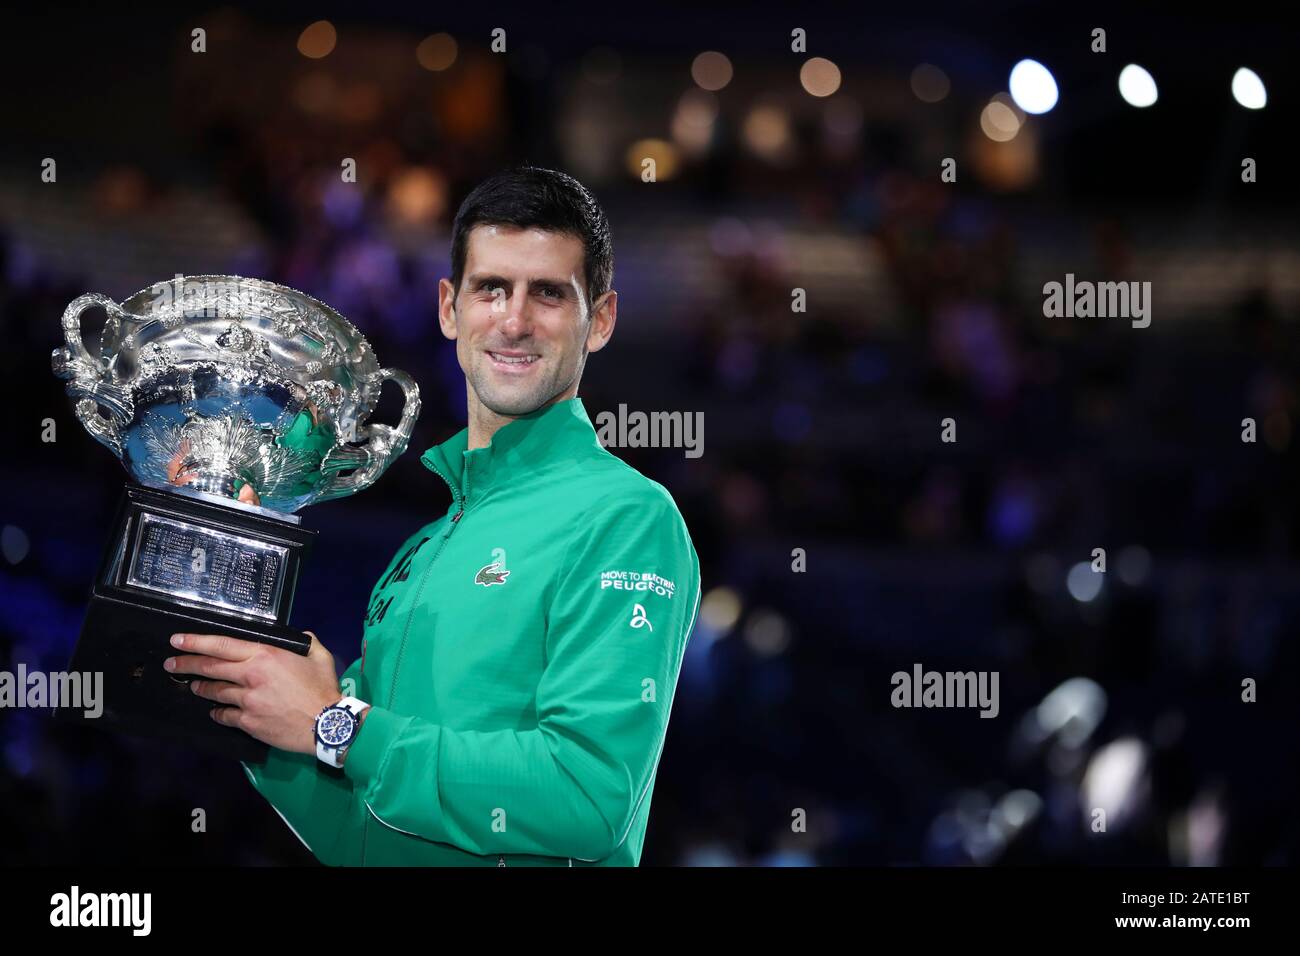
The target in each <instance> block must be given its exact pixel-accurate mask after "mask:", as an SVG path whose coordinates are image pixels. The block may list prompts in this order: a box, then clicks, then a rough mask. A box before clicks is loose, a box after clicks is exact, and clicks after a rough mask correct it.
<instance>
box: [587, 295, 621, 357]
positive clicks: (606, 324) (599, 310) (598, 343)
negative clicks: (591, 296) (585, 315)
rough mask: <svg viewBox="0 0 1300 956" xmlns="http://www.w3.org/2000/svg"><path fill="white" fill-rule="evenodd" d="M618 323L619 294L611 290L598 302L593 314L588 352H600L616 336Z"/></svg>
mask: <svg viewBox="0 0 1300 956" xmlns="http://www.w3.org/2000/svg"><path fill="white" fill-rule="evenodd" d="M617 321H618V293H617V292H615V291H614V290H613V289H610V290H609V291H608V292H606V293H605V294H604V295H602V296H601V297H600V298H599V299H597V300H596V304H595V308H594V309H592V312H591V323H590V325H589V327H588V328H587V351H588V352H599V351H600V350H601V349H603V348H604V347H605V343H607V342H608V341H609V340H610V337H611V336H612V335H613V334H614V324H615V323H616V322H617Z"/></svg>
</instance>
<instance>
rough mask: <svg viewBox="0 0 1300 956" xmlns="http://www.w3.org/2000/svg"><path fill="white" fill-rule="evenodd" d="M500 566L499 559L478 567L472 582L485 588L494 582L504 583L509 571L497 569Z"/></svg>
mask: <svg viewBox="0 0 1300 956" xmlns="http://www.w3.org/2000/svg"><path fill="white" fill-rule="evenodd" d="M500 567H501V562H500V561H493V562H492V563H491V564H488V565H485V566H483V567H481V568H479V569H478V574H476V575H474V583H475V584H481V585H483V586H484V587H485V588H486V587H491V586H492V585H494V584H505V583H506V577H507V576H509V574H510V572H509V571H501V570H498V569H499V568H500Z"/></svg>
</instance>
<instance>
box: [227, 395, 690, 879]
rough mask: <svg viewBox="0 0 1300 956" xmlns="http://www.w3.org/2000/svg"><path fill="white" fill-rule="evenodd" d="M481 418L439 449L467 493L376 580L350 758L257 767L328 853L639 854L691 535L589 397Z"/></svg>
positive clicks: (686, 605)
mask: <svg viewBox="0 0 1300 956" xmlns="http://www.w3.org/2000/svg"><path fill="white" fill-rule="evenodd" d="M468 435H469V432H468V429H466V430H462V431H461V432H459V433H458V434H457V435H455V436H454V437H453V438H451V439H449V440H448V441H446V442H444V443H443V444H441V445H437V446H435V447H433V448H430V449H429V450H428V451H427V452H425V454H424V456H423V457H422V458H421V461H422V462H423V463H424V464H425V465H426V466H427V467H428V468H429V469H430V470H431V471H433V472H435V473H436V474H437V475H438V476H439V477H441V478H442V479H443V480H444V481H446V482H447V484H448V486H449V487H450V488H451V493H452V503H451V507H450V508H449V509H448V510H447V513H446V514H445V515H444V516H443V517H441V518H439V519H438V520H436V521H433V522H431V523H430V524H427V525H425V526H424V527H422V528H421V529H420V530H418V531H416V532H415V533H414V534H413V535H411V536H410V537H409V538H408V539H407V540H406V541H405V542H404V543H403V544H402V545H401V547H400V548H398V549H397V553H396V555H395V556H394V557H393V560H392V561H391V562H390V564H389V566H388V568H387V570H386V571H385V572H384V574H383V576H382V577H380V579H379V581H378V583H377V584H376V585H375V587H374V590H373V591H372V592H371V597H370V605H369V610H368V613H367V615H366V620H365V627H364V631H363V637H362V642H361V656H360V657H359V658H358V659H357V660H356V661H354V662H353V663H352V665H351V666H350V667H348V669H347V670H346V671H345V672H344V674H343V678H342V681H343V689H344V691H345V692H349V693H352V694H353V696H356V697H359V698H360V699H361V700H363V701H366V702H367V703H369V704H371V708H372V709H371V710H370V711H369V713H368V715H367V716H366V720H365V723H364V724H363V725H362V727H361V730H360V732H359V733H358V734H357V738H356V740H355V742H354V743H353V745H352V748H351V750H350V751H349V753H348V756H347V760H346V762H345V764H344V767H343V769H342V770H334V769H333V768H330V767H327V766H325V765H324V764H322V763H321V762H320V761H318V760H317V759H316V758H315V757H314V756H307V755H305V754H294V753H288V752H286V751H282V750H272V751H271V756H270V758H269V759H268V760H267V762H266V763H265V764H262V765H250V764H247V763H246V764H244V770H245V772H246V773H247V774H248V776H249V778H250V779H251V780H252V782H253V785H254V786H255V787H256V788H257V789H258V791H259V792H260V793H261V794H262V795H263V796H264V797H266V799H267V800H268V801H270V803H271V804H272V806H273V807H274V808H275V809H276V811H277V812H278V813H279V814H280V816H281V817H283V818H284V820H285V822H286V823H288V825H289V826H290V828H291V829H292V830H293V831H294V833H296V834H297V836H298V837H299V839H301V840H302V842H303V843H304V844H305V845H306V846H307V847H308V849H310V850H311V852H312V853H314V854H315V855H316V857H317V858H318V859H320V860H321V861H322V862H324V863H327V864H331V865H371V866H375V865H378V866H498V865H503V866H515V865H521V866H580V865H593V864H594V865H600V866H620V865H621V866H635V865H637V864H638V863H639V861H640V858H641V847H642V844H643V842H644V840H645V830H646V823H647V820H648V819H649V814H650V801H651V796H652V792H653V790H654V782H655V773H656V771H657V769H658V766H659V757H660V755H661V753H662V752H663V745H664V735H665V732H666V731H667V727H668V718H669V714H670V712H671V710H672V702H673V696H674V692H675V690H676V686H677V676H678V672H679V670H680V668H681V662H682V655H683V653H684V652H685V650H686V642H687V640H688V639H689V637H690V634H691V629H692V628H693V626H694V623H695V615H696V611H697V610H698V608H699V601H700V566H699V559H698V557H697V556H696V554H695V549H694V546H693V545H692V543H691V539H690V535H689V534H688V533H687V530H686V525H685V523H684V522H683V521H682V517H681V514H680V513H679V512H678V510H677V507H676V505H675V504H674V502H673V499H672V497H671V496H670V495H669V493H668V491H667V490H666V489H664V487H663V486H662V485H660V484H658V483H656V482H654V481H651V480H650V479H648V478H646V477H644V476H643V475H641V474H640V473H639V472H637V471H636V470H635V469H633V468H632V467H630V466H629V465H626V464H624V463H623V462H622V461H621V460H619V459H618V458H616V457H615V456H614V455H612V454H610V453H609V452H607V451H606V450H605V449H604V448H602V447H601V445H600V444H599V442H598V441H597V439H596V433H595V430H594V429H593V427H592V424H591V420H590V419H589V418H588V417H587V412H586V409H585V408H584V407H583V405H582V401H581V399H579V398H572V399H569V400H567V401H562V402H557V403H555V404H553V405H550V406H547V407H546V408H543V409H540V410H538V411H537V412H534V413H532V414H531V415H526V416H524V417H522V418H519V419H517V420H515V421H512V422H510V423H508V424H506V425H505V426H503V427H502V428H501V429H499V430H498V431H497V433H496V434H495V435H494V436H493V438H492V442H491V444H490V445H488V446H487V447H486V448H479V449H475V450H473V451H467V450H466V447H467V443H468ZM349 682H351V683H349Z"/></svg>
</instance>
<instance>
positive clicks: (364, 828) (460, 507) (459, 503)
mask: <svg viewBox="0 0 1300 956" xmlns="http://www.w3.org/2000/svg"><path fill="white" fill-rule="evenodd" d="M433 471H434V474H436V475H437V476H438V477H439V478H441V479H442V480H443V481H445V482H447V487H448V488H450V489H451V496H452V497H453V498H454V499H455V500H456V513H455V514H454V515H452V516H451V526H450V527H449V528H448V529H447V533H446V534H444V535H443V536H442V540H441V541H440V542H438V549H437V550H436V551H434V552H433V557H431V558H430V559H429V563H428V564H426V565H425V566H424V573H423V574H422V575H420V588H419V590H418V591H416V592H415V600H413V601H412V602H411V610H410V611H408V612H407V614H406V627H405V628H403V629H402V643H401V644H400V645H398V648H397V663H396V664H395V665H393V681H392V684H391V686H390V687H389V689H388V706H389V707H392V706H393V698H394V697H396V696H397V675H398V672H399V671H401V669H402V658H403V657H404V656H405V655H406V637H407V635H408V634H409V633H410V631H411V618H412V617H414V616H415V607H416V605H417V604H419V603H420V595H421V594H423V593H424V582H425V581H427V580H428V578H429V570H430V568H432V567H433V563H434V562H435V561H437V560H438V555H440V554H442V549H443V548H445V547H446V546H447V539H448V538H450V537H451V533H452V532H453V531H455V530H456V525H457V523H458V522H459V521H460V518H461V515H463V514H464V513H465V499H464V498H462V497H461V495H460V492H459V491H458V490H457V489H456V487H455V486H454V485H453V484H452V483H451V480H450V479H448V478H447V476H446V475H444V474H443V473H442V472H441V471H439V470H438V469H437V468H434V469H433ZM373 812H374V811H373V810H372V811H371V813H373ZM369 833H370V816H369V815H368V814H367V815H366V816H365V817H363V818H362V821H361V865H362V866H365V865H366V840H367V837H368V836H369ZM499 865H501V866H504V865H505V864H504V863H502V864H499Z"/></svg>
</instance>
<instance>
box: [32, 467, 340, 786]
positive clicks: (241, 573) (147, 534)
mask: <svg viewBox="0 0 1300 956" xmlns="http://www.w3.org/2000/svg"><path fill="white" fill-rule="evenodd" d="M314 535H315V532H313V531H308V530H306V529H303V528H301V527H299V526H298V524H297V519H295V518H291V517H279V516H274V515H273V514H272V513H269V512H265V511H262V510H261V509H251V508H244V507H243V506H241V505H238V504H234V503H230V504H227V503H224V502H220V501H219V500H217V499H210V496H206V495H200V494H196V493H184V494H183V493H177V491H172V490H167V491H155V490H151V489H149V488H145V487H140V486H135V485H128V486H127V488H126V491H125V494H124V495H123V498H122V504H121V506H120V507H119V509H118V515H117V521H116V525H115V532H114V534H113V535H112V536H111V538H110V544H109V547H108V549H107V552H106V555H105V558H104V562H103V565H102V567H101V571H100V575H99V577H98V579H97V580H96V583H95V586H94V588H93V590H92V592H91V597H90V606H89V608H88V610H87V612H86V619H85V623H84V624H83V625H82V628H81V635H80V637H79V638H78V641H77V646H76V650H75V651H74V652H73V656H72V661H71V663H70V664H69V669H70V670H71V671H74V672H79V673H93V672H98V673H101V674H102V675H103V694H102V697H103V708H102V712H101V713H100V715H99V716H98V717H94V718H88V717H85V716H84V715H83V713H82V712H81V711H78V710H70V709H61V710H59V711H57V713H58V714H59V715H60V716H61V717H63V718H64V719H65V720H72V721H76V722H78V723H87V724H91V725H95V726H99V727H101V728H104V729H109V730H115V731H120V732H124V733H128V734H132V735H136V736H146V737H153V738H159V739H164V740H171V741H177V742H181V743H183V744H184V745H185V746H186V747H187V749H197V750H203V751H207V752H210V753H214V754H217V755H220V756H226V757H230V758H233V759H236V760H244V761H247V762H249V763H261V762H263V761H264V760H265V759H266V756H267V752H268V749H269V748H268V747H267V745H266V744H264V743H262V742H260V741H258V740H256V739H255V738H253V737H250V736H249V735H248V734H246V733H244V732H243V731H242V730H239V729H238V728H236V727H226V726H224V725H222V724H218V723H217V722H216V721H214V720H213V719H212V717H211V710H212V708H213V707H216V706H219V705H218V704H216V703H214V702H213V701H210V700H208V699H206V698H203V697H199V696H197V695H195V694H194V693H193V692H192V691H191V690H190V688H189V681H190V680H191V679H192V675H188V674H181V675H172V674H170V673H168V672H167V671H165V670H164V669H163V666H162V665H163V661H164V660H166V659H167V658H168V657H174V656H176V655H177V654H178V653H179V652H178V651H177V650H176V648H174V647H172V646H171V641H170V639H171V636H172V635H173V634H176V633H179V632H185V633H193V634H226V635H229V636H231V637H235V638H240V639H243V640H249V641H257V642H259V643H263V644H273V645H275V646H277V647H282V648H284V649H286V650H291V651H293V652H295V653H298V654H304V655H305V654H306V653H307V651H308V649H309V647H310V645H311V640H310V638H308V637H307V636H306V635H304V634H303V633H302V632H301V631H298V630H295V629H294V628H292V627H289V626H288V617H289V610H290V606H291V604H292V598H293V590H294V585H295V583H296V581H297V576H298V570H299V567H300V565H301V561H302V559H303V558H304V557H305V555H306V552H307V551H308V550H309V547H310V543H311V539H312V538H313V537H314Z"/></svg>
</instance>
